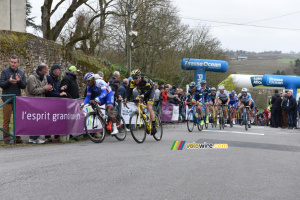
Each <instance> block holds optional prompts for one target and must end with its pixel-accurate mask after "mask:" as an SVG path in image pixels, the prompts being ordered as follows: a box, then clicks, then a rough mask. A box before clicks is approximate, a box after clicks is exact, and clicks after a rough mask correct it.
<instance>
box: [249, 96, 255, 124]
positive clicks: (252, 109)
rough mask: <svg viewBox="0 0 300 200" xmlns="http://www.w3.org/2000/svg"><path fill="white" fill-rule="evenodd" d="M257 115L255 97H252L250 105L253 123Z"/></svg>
mask: <svg viewBox="0 0 300 200" xmlns="http://www.w3.org/2000/svg"><path fill="white" fill-rule="evenodd" d="M254 116H255V102H254V99H252V102H251V105H250V118H251V123H252V124H253V123H254V118H255V117H254Z"/></svg>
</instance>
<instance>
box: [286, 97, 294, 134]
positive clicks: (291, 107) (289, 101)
mask: <svg viewBox="0 0 300 200" xmlns="http://www.w3.org/2000/svg"><path fill="white" fill-rule="evenodd" d="M296 107H297V102H296V99H295V98H294V97H293V93H292V91H288V99H287V104H286V110H287V112H288V119H289V129H293V128H294V127H295V124H294V121H295V120H294V114H295V110H296Z"/></svg>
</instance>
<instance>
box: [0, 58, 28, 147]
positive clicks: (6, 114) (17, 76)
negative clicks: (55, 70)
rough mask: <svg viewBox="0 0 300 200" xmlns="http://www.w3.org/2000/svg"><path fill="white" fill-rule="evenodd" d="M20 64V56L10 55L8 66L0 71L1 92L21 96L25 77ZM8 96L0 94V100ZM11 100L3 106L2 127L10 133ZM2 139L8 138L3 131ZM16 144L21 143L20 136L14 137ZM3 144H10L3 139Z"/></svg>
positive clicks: (24, 86)
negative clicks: (0, 96) (0, 95)
mask: <svg viewBox="0 0 300 200" xmlns="http://www.w3.org/2000/svg"><path fill="white" fill-rule="evenodd" d="M19 65H20V58H19V57H18V56H15V55H13V56H11V57H10V66H9V67H8V68H5V69H4V70H3V71H2V72H1V79H0V87H1V88H2V94H3V95H8V94H14V95H16V96H22V94H21V89H25V88H26V77H25V73H24V72H23V71H22V70H20V69H19ZM9 98H10V97H8V96H2V101H3V102H5V101H7V100H8V99H9ZM12 103H13V102H12V101H10V102H8V103H7V104H5V105H4V106H3V129H4V130H5V131H6V132H7V133H10V131H9V124H10V118H11V114H12V112H13V104H12ZM3 139H10V135H8V134H6V133H5V132H3ZM16 142H17V144H21V143H23V141H22V139H21V137H20V136H17V137H16ZM4 143H5V144H10V141H9V140H8V141H5V142H4Z"/></svg>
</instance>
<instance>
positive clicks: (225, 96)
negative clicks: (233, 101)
mask: <svg viewBox="0 0 300 200" xmlns="http://www.w3.org/2000/svg"><path fill="white" fill-rule="evenodd" d="M217 97H218V98H219V100H221V101H222V102H223V104H224V103H226V102H227V101H228V98H229V94H228V92H227V91H226V90H224V92H223V94H222V93H221V92H220V91H218V92H217Z"/></svg>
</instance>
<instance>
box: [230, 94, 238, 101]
mask: <svg viewBox="0 0 300 200" xmlns="http://www.w3.org/2000/svg"><path fill="white" fill-rule="evenodd" d="M229 98H230V101H229V103H234V102H237V101H239V99H238V97H237V95H236V94H235V95H234V96H233V97H232V95H229Z"/></svg>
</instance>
